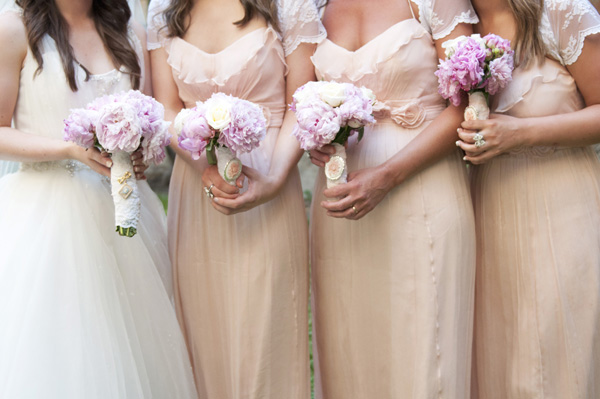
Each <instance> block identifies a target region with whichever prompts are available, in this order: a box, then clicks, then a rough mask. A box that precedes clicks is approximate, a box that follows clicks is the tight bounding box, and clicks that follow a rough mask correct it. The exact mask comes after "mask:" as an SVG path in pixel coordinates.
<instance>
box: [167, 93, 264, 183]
mask: <svg viewBox="0 0 600 399" xmlns="http://www.w3.org/2000/svg"><path fill="white" fill-rule="evenodd" d="M174 128H175V132H176V133H177V135H178V143H179V147H181V148H183V149H184V150H186V151H189V152H190V154H191V155H192V159H199V158H200V155H201V154H202V151H205V150H206V158H207V160H208V163H209V164H210V165H217V168H218V169H219V174H220V175H221V176H222V177H223V179H224V180H225V181H226V182H227V183H229V184H231V185H235V181H236V179H237V178H238V177H239V176H240V175H241V173H242V162H241V161H240V160H239V159H238V158H237V157H236V154H240V153H246V152H250V151H252V150H254V149H255V148H257V147H258V146H259V145H260V142H261V141H262V140H263V139H264V137H265V134H266V129H267V120H266V118H265V116H264V114H263V111H262V109H261V108H260V106H258V105H257V104H254V103H252V102H250V101H247V100H242V99H240V98H237V97H233V96H230V95H227V94H224V93H214V94H213V95H212V96H211V97H210V98H209V99H208V100H206V101H205V102H197V103H196V106H195V107H194V108H191V109H183V110H182V111H181V112H180V113H179V114H178V115H177V117H176V118H175V122H174Z"/></svg>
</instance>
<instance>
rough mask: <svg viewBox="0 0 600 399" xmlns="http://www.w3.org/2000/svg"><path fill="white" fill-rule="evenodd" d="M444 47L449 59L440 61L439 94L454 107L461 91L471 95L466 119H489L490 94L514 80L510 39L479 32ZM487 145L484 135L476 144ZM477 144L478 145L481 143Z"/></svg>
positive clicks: (438, 74)
mask: <svg viewBox="0 0 600 399" xmlns="http://www.w3.org/2000/svg"><path fill="white" fill-rule="evenodd" d="M442 47H443V48H444V49H445V50H446V60H444V61H442V60H440V64H439V66H438V70H437V71H436V72H435V75H436V76H437V78H438V82H439V93H440V94H441V95H442V97H444V98H445V99H450V102H451V103H452V104H454V105H455V106H458V105H460V103H461V95H462V94H461V92H463V91H464V92H466V93H468V94H469V106H468V107H467V108H466V109H465V120H477V119H479V120H483V119H488V118H489V115H490V108H489V106H488V95H490V94H491V95H494V94H496V93H497V92H498V90H500V89H502V88H504V87H505V86H506V85H507V84H508V83H509V82H510V81H511V80H512V72H513V69H514V52H513V50H512V49H511V48H510V41H508V40H505V39H503V38H501V37H500V36H497V35H494V34H489V35H487V36H484V37H483V38H482V37H481V36H479V35H477V34H474V35H471V36H460V37H457V38H456V39H453V40H448V41H446V42H445V43H444V44H442ZM477 143H480V145H483V144H485V141H483V138H480V140H479V141H476V142H475V145H478V144H477ZM480 145H478V146H480Z"/></svg>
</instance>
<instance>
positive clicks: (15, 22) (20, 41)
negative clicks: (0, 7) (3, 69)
mask: <svg viewBox="0 0 600 399" xmlns="http://www.w3.org/2000/svg"><path fill="white" fill-rule="evenodd" d="M0 53H3V54H5V55H8V56H13V57H14V56H21V59H23V58H25V55H26V54H27V30H26V29H25V25H24V24H23V20H22V19H21V16H20V15H19V14H17V13H15V12H5V13H2V14H0Z"/></svg>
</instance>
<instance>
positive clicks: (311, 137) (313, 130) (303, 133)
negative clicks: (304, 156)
mask: <svg viewBox="0 0 600 399" xmlns="http://www.w3.org/2000/svg"><path fill="white" fill-rule="evenodd" d="M296 118H297V120H298V123H297V124H296V126H295V127H294V130H293V131H292V134H293V135H294V137H296V139H298V141H299V142H300V147H302V148H303V149H304V150H307V151H308V150H312V149H315V148H320V147H322V146H324V145H326V144H329V143H331V142H332V141H333V140H334V139H335V136H336V135H337V133H338V132H339V131H340V128H341V124H342V118H341V115H340V113H339V110H338V109H336V108H333V107H331V106H329V105H327V104H326V103H325V102H322V101H318V102H315V103H311V104H310V106H306V107H302V108H301V109H299V110H297V111H296Z"/></svg>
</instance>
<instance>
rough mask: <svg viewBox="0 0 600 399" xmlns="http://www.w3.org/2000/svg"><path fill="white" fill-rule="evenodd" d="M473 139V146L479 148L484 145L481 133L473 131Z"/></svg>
mask: <svg viewBox="0 0 600 399" xmlns="http://www.w3.org/2000/svg"><path fill="white" fill-rule="evenodd" d="M473 140H474V141H475V147H477V148H481V147H483V146H484V145H485V140H484V139H483V134H481V133H475V135H474V136H473Z"/></svg>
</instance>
